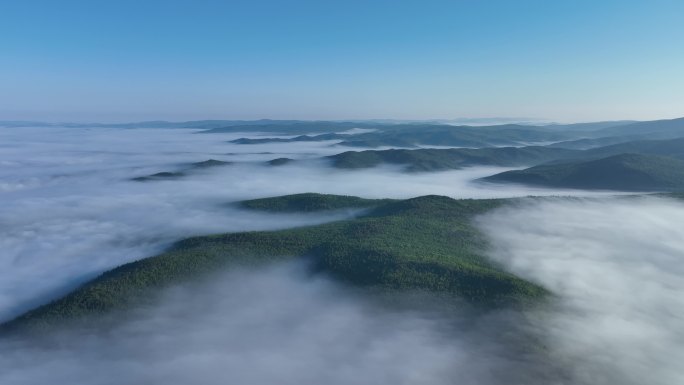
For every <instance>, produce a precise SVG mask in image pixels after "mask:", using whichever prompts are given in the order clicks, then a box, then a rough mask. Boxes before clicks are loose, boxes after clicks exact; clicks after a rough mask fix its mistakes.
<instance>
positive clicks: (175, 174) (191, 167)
mask: <svg viewBox="0 0 684 385" xmlns="http://www.w3.org/2000/svg"><path fill="white" fill-rule="evenodd" d="M230 164H232V162H226V161H223V160H216V159H208V160H205V161H202V162H195V163H190V164H188V165H186V166H185V167H184V168H183V169H182V170H179V171H162V172H158V173H156V174H151V175H145V176H139V177H135V178H132V180H134V181H137V182H147V181H153V180H163V179H177V178H181V177H184V176H186V175H188V174H190V173H192V172H196V171H198V170H202V169H207V168H212V167H220V166H227V165H230Z"/></svg>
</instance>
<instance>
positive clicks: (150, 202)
mask: <svg viewBox="0 0 684 385" xmlns="http://www.w3.org/2000/svg"><path fill="white" fill-rule="evenodd" d="M197 132H198V131H197V130H186V129H166V130H164V129H99V128H98V129H82V128H59V127H49V128H18V129H3V130H2V131H0V143H2V145H0V166H1V167H0V196H1V197H2V200H3V203H4V204H3V205H2V206H0V247H2V250H3V253H2V255H1V256H0V267H1V268H0V320H7V319H9V318H12V317H14V316H16V315H18V314H20V313H21V312H23V311H26V310H28V309H30V308H33V307H35V306H37V305H40V304H42V303H45V302H46V301H49V300H50V299H53V298H57V297H59V296H61V295H63V294H65V293H66V292H68V291H70V290H71V289H73V288H74V287H75V286H77V285H78V284H80V283H83V282H85V281H87V280H88V279H90V278H92V277H94V276H96V275H97V274H99V273H101V272H103V271H105V270H107V269H110V268H112V267H115V266H118V265H121V264H123V263H127V262H130V261H133V260H137V259H140V258H144V257H148V256H151V255H154V254H157V253H159V252H161V251H163V250H164V248H166V247H168V246H169V245H170V244H171V243H172V242H174V241H176V240H179V239H182V238H186V237H190V236H195V235H205V234H210V233H219V232H239V231H249V230H271V229H280V228H286V227H293V226H303V225H309V224H317V223H322V222H326V221H331V220H339V219H343V218H348V217H350V216H352V215H354V212H342V213H341V212H337V213H325V214H309V215H277V216H274V215H266V214H260V213H256V212H248V211H244V210H239V209H237V208H235V207H234V206H230V205H229V203H230V202H235V201H239V200H244V199H250V198H261V197H270V196H276V195H283V194H293V193H303V192H319V193H332V194H348V195H357V196H362V197H368V198H411V197H415V196H419V195H426V194H442V195H448V196H452V197H455V198H478V197H507V196H525V195H548V194H566V193H567V194H580V195H581V194H601V193H587V192H581V191H567V192H564V191H560V190H544V189H529V188H525V187H515V186H510V187H497V186H494V185H482V184H477V183H473V182H472V181H473V180H474V179H477V178H480V177H483V176H487V175H491V174H494V173H497V172H500V171H502V170H507V169H503V168H491V167H482V168H470V169H464V170H454V171H446V172H435V173H422V174H407V173H403V172H402V171H401V169H400V168H397V167H379V168H374V169H368V170H354V171H349V170H336V169H333V168H331V167H330V166H329V165H328V164H327V163H326V162H324V161H321V160H319V159H318V158H320V157H321V156H324V155H329V154H334V153H338V152H340V149H339V148H336V147H334V143H335V142H334V141H333V142H314V143H311V142H309V143H307V142H295V143H286V144H282V143H281V144H278V143H276V144H259V145H238V144H232V143H228V141H229V140H231V139H235V138H237V137H244V136H250V135H251V136H252V137H255V136H259V135H261V134H259V133H250V134H245V133H233V134H198V133H197ZM278 157H289V158H293V159H300V160H302V161H301V162H297V163H294V164H292V165H285V166H280V167H271V166H268V165H265V164H264V162H265V161H267V160H270V159H274V158H278ZM210 158H213V159H219V160H225V161H233V162H236V163H235V164H233V165H229V166H225V167H216V168H213V169H208V170H202V171H200V172H197V173H193V174H190V175H188V176H187V177H185V178H182V179H174V180H163V181H150V182H145V183H141V182H135V181H131V178H134V177H138V176H145V175H150V174H153V173H156V172H160V171H175V170H181V169H183V167H185V165H186V164H188V163H191V162H198V161H204V160H207V159H210Z"/></svg>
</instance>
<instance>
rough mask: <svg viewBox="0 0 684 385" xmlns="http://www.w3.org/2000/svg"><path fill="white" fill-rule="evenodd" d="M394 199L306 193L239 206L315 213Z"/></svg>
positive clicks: (250, 201)
mask: <svg viewBox="0 0 684 385" xmlns="http://www.w3.org/2000/svg"><path fill="white" fill-rule="evenodd" d="M391 202H393V200H392V199H364V198H359V197H355V196H346V195H331V194H316V193H304V194H293V195H285V196H280V197H274V198H261V199H251V200H246V201H242V202H240V204H239V206H240V207H242V208H246V209H250V210H261V211H268V212H273V213H283V212H287V213H295V212H305V213H306V212H315V211H326V210H341V209H348V208H365V207H373V206H378V205H380V204H385V203H391Z"/></svg>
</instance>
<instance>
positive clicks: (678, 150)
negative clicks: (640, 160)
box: [584, 138, 684, 160]
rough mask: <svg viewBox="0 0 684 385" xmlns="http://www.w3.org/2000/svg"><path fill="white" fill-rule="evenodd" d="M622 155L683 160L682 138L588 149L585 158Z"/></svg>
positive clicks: (683, 147)
mask: <svg viewBox="0 0 684 385" xmlns="http://www.w3.org/2000/svg"><path fill="white" fill-rule="evenodd" d="M623 153H634V154H642V155H660V156H669V157H673V158H678V159H682V160H684V138H676V139H666V140H637V141H631V142H625V143H619V144H614V145H611V146H604V147H599V148H594V149H590V150H588V151H586V152H585V155H584V156H585V157H588V158H590V157H593V158H596V157H604V156H609V155H617V154H623Z"/></svg>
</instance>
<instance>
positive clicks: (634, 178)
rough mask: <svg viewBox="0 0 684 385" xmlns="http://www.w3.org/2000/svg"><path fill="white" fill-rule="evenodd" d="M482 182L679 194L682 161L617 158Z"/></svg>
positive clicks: (502, 175)
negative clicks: (676, 192) (672, 192)
mask: <svg viewBox="0 0 684 385" xmlns="http://www.w3.org/2000/svg"><path fill="white" fill-rule="evenodd" d="M482 180H483V181H487V182H499V183H501V182H506V183H521V184H527V185H535V186H543V187H559V188H575V189H599V190H619V191H682V190H684V161H682V160H679V159H675V158H670V157H662V156H656V155H642V154H619V155H612V156H609V157H606V158H602V159H597V160H588V161H585V160H582V161H573V162H562V163H555V164H547V165H539V166H534V167H530V168H528V169H525V170H515V171H507V172H503V173H500V174H496V175H493V176H489V177H486V178H483V179H482Z"/></svg>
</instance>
